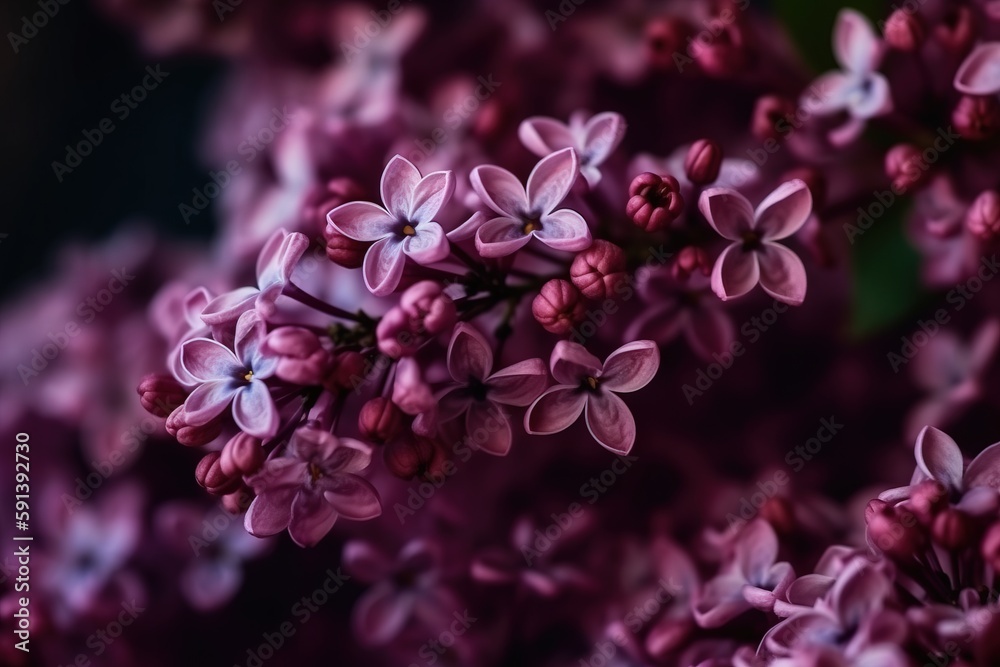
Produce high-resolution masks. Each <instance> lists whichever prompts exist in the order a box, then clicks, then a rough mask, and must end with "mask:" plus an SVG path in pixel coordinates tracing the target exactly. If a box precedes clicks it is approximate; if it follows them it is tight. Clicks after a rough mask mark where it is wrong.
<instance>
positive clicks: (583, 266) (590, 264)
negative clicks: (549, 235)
mask: <svg viewBox="0 0 1000 667" xmlns="http://www.w3.org/2000/svg"><path fill="white" fill-rule="evenodd" d="M569 276H570V280H572V281H573V284H574V285H576V288H577V289H578V290H580V292H582V293H583V295H584V296H585V297H587V298H588V299H606V298H608V297H609V296H611V295H612V294H614V293H615V291H616V289H617V288H618V286H619V285H620V284H622V283H624V282H625V280H626V278H627V277H628V276H626V274H625V252H624V251H623V250H622V249H621V248H619V247H618V246H616V245H615V244H614V243H610V242H608V241H602V240H596V241H594V242H593V243H592V244H591V245H590V247H589V248H587V249H586V250H584V251H582V252H580V253H578V254H577V256H576V257H574V258H573V264H572V265H571V266H570V267H569Z"/></svg>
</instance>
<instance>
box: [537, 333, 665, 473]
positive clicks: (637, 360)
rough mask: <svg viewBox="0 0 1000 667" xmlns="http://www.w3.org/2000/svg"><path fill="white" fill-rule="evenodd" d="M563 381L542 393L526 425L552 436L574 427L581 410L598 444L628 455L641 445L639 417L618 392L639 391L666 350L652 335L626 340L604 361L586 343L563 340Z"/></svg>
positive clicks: (556, 359) (559, 347)
mask: <svg viewBox="0 0 1000 667" xmlns="http://www.w3.org/2000/svg"><path fill="white" fill-rule="evenodd" d="M550 365H551V369H552V376H553V377H554V378H555V379H556V382H559V383H560V384H557V385H556V386H554V387H551V388H550V389H547V390H546V391H545V393H543V394H542V395H541V396H539V397H538V398H537V399H536V400H535V402H534V403H532V404H531V407H529V408H528V412H527V414H525V416H524V429H525V430H526V431H527V432H528V433H531V434H534V435H549V434H551V433H558V432H559V431H564V430H566V429H567V428H569V427H570V426H571V425H572V424H573V422H575V421H576V420H577V418H578V417H579V416H580V413H581V412H584V413H585V415H584V418H585V419H586V422H587V428H588V429H589V430H590V434H591V435H592V436H594V439H595V440H597V442H598V444H599V445H601V446H602V447H604V448H606V449H609V450H611V451H612V452H615V453H616V454H627V453H628V452H629V451H630V450H631V449H632V445H634V444H635V436H636V429H635V419H634V418H633V417H632V412H631V411H630V410H629V409H628V406H627V405H625V401H623V400H622V399H621V398H619V397H618V394H620V393H629V392H633V391H638V390H639V389H642V388H643V387H645V386H646V385H647V384H649V382H650V381H651V380H652V379H653V376H654V375H656V371H657V369H658V368H659V366H660V351H659V349H658V348H657V347H656V344H655V343H654V342H653V341H651V340H638V341H635V342H632V343H626V344H625V345H622V346H621V347H620V348H618V349H617V350H615V351H614V352H612V353H611V354H610V355H608V358H607V359H605V360H604V363H603V364H602V363H601V361H600V360H599V359H598V358H597V357H595V356H594V355H592V354H591V353H590V352H588V351H587V350H586V348H584V347H583V346H582V345H580V344H578V343H573V342H570V341H565V340H561V341H559V342H558V343H556V346H555V349H553V350H552V359H551V360H550Z"/></svg>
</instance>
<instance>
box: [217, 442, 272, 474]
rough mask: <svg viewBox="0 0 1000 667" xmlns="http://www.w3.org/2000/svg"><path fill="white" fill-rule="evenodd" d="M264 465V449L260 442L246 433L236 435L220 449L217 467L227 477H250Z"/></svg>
mask: <svg viewBox="0 0 1000 667" xmlns="http://www.w3.org/2000/svg"><path fill="white" fill-rule="evenodd" d="M263 464H264V448H263V447H261V441H260V440H259V439H258V438H255V437H253V436H252V435H247V434H246V433H242V432H240V433H237V434H236V435H234V436H233V437H232V438H230V439H229V441H228V442H227V443H226V446H225V447H223V448H222V458H221V459H220V460H219V465H220V466H222V472H223V473H225V474H226V475H228V476H229V477H240V476H241V475H252V474H253V473H255V472H257V470H258V469H259V468H260V467H261V465H263Z"/></svg>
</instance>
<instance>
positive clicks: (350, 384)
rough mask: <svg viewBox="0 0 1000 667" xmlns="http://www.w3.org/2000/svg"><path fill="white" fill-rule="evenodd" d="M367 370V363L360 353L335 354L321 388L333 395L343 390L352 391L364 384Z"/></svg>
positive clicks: (350, 351) (352, 351)
mask: <svg viewBox="0 0 1000 667" xmlns="http://www.w3.org/2000/svg"><path fill="white" fill-rule="evenodd" d="M369 370H371V369H370V367H369V365H368V362H367V361H365V358H364V357H363V356H362V355H361V353H360V352H355V351H354V350H348V351H346V352H335V353H334V354H333V357H332V359H331V361H330V368H329V370H328V371H327V375H326V379H325V380H324V382H323V386H324V387H326V388H327V389H328V390H329V391H332V392H334V393H336V392H338V391H341V390H344V389H347V390H350V391H353V390H354V389H356V388H357V387H358V385H360V384H361V383H362V382H364V380H365V378H366V377H367V376H368V371H369Z"/></svg>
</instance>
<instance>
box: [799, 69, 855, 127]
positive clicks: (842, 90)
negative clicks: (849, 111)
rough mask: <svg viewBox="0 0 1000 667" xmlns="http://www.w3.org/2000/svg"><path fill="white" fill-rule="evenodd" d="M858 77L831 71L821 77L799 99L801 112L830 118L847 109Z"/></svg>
mask: <svg viewBox="0 0 1000 667" xmlns="http://www.w3.org/2000/svg"><path fill="white" fill-rule="evenodd" d="M857 86H858V77H857V76H855V75H853V74H845V73H844V72H839V71H833V72H827V73H826V74H823V75H821V76H820V77H819V78H818V79H816V80H815V81H813V82H812V85H810V86H809V88H807V89H806V91H805V92H803V93H802V95H801V96H800V97H799V105H800V106H801V107H802V110H803V112H808V113H809V114H816V115H817V116H830V115H833V114H835V113H838V112H840V111H843V110H844V109H846V108H847V105H848V99H849V97H850V95H851V93H852V92H853V91H855V90H856V89H857Z"/></svg>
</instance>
